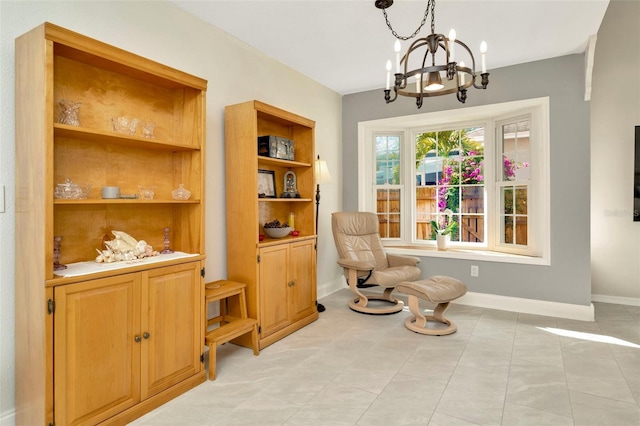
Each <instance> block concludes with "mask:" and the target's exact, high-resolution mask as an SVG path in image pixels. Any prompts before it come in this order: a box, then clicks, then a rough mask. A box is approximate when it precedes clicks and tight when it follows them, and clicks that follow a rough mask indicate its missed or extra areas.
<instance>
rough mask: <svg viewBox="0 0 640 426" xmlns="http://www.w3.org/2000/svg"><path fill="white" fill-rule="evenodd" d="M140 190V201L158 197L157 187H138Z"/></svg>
mask: <svg viewBox="0 0 640 426" xmlns="http://www.w3.org/2000/svg"><path fill="white" fill-rule="evenodd" d="M138 190H139V191H140V199H142V200H153V198H154V197H155V195H156V187H155V186H138Z"/></svg>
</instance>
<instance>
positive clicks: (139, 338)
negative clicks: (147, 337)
mask: <svg viewBox="0 0 640 426" xmlns="http://www.w3.org/2000/svg"><path fill="white" fill-rule="evenodd" d="M133 340H135V341H136V343H140V341H141V340H142V338H141V337H140V336H137V335H136V337H134V338H133Z"/></svg>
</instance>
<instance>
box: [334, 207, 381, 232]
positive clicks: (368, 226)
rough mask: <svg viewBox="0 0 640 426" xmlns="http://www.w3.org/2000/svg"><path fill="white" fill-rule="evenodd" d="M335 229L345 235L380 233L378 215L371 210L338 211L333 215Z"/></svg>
mask: <svg viewBox="0 0 640 426" xmlns="http://www.w3.org/2000/svg"><path fill="white" fill-rule="evenodd" d="M331 220H332V222H333V226H334V231H337V232H339V233H341V234H345V235H370V234H378V233H379V224H378V215H376V214H375V213H371V212H336V213H333V214H332V215H331Z"/></svg>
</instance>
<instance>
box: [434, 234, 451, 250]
mask: <svg viewBox="0 0 640 426" xmlns="http://www.w3.org/2000/svg"><path fill="white" fill-rule="evenodd" d="M449 241H451V235H450V234H447V235H440V234H437V235H436V245H437V246H438V250H441V251H444V250H446V249H447V247H449Z"/></svg>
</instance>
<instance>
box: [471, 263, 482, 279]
mask: <svg viewBox="0 0 640 426" xmlns="http://www.w3.org/2000/svg"><path fill="white" fill-rule="evenodd" d="M479 272H480V270H479V268H478V265H471V276H472V277H477V276H478V273H479Z"/></svg>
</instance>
